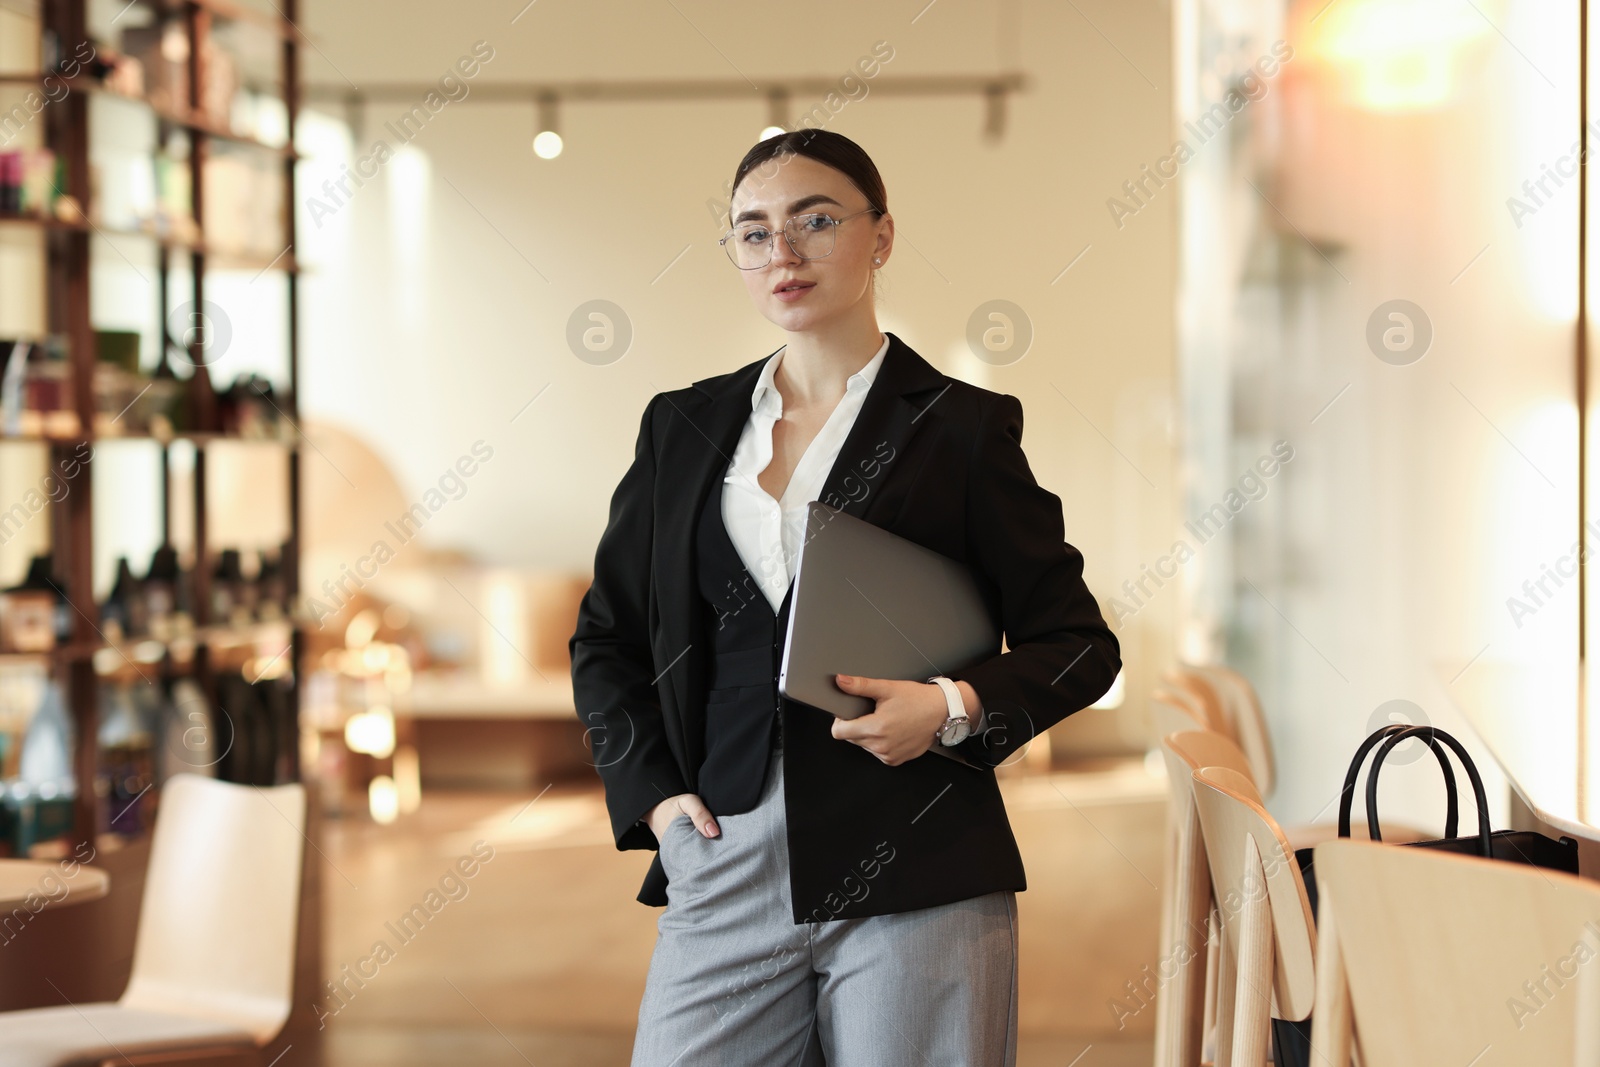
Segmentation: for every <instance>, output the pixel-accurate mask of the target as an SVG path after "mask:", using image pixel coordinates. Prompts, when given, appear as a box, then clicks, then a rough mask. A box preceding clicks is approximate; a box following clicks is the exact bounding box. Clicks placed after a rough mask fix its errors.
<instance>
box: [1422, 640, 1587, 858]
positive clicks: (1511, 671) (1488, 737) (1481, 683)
mask: <svg viewBox="0 0 1600 1067" xmlns="http://www.w3.org/2000/svg"><path fill="white" fill-rule="evenodd" d="M1435 668H1436V673H1437V676H1438V678H1439V680H1440V681H1441V682H1442V683H1444V684H1445V689H1446V691H1447V692H1448V693H1449V694H1450V696H1451V697H1452V699H1453V700H1454V701H1455V704H1456V707H1457V708H1459V709H1460V711H1461V713H1462V715H1463V716H1464V717H1465V718H1466V720H1467V722H1468V723H1469V724H1470V725H1471V726H1472V729H1473V731H1474V732H1475V733H1476V734H1477V735H1478V738H1479V739H1480V740H1482V742H1483V744H1484V746H1485V747H1486V748H1487V749H1488V750H1489V754H1490V755H1492V756H1493V757H1494V760H1495V763H1497V764H1498V765H1499V767H1500V769H1501V770H1502V771H1504V772H1505V776H1506V780H1507V781H1508V782H1509V783H1510V784H1511V793H1512V796H1511V801H1512V816H1513V817H1512V825H1513V827H1514V828H1532V829H1540V830H1541V832H1543V833H1546V834H1548V835H1550V836H1559V835H1562V834H1565V835H1567V836H1569V837H1573V838H1576V839H1577V841H1578V846H1579V864H1580V866H1581V868H1582V873H1583V875H1584V876H1585V877H1590V878H1594V877H1600V818H1596V816H1595V814H1594V811H1595V805H1594V800H1593V798H1592V797H1586V796H1585V795H1584V794H1585V793H1592V792H1593V790H1594V786H1595V783H1592V782H1591V783H1588V786H1589V788H1588V789H1584V788H1581V787H1580V783H1581V782H1582V780H1583V777H1584V766H1583V760H1584V754H1583V753H1581V752H1579V751H1578V745H1577V737H1578V673H1577V667H1576V666H1574V667H1573V668H1572V669H1571V670H1570V671H1554V670H1550V669H1541V668H1539V667H1535V666H1530V665H1525V664H1519V663H1506V662H1494V661H1484V662H1476V663H1471V662H1469V663H1467V664H1466V665H1463V664H1461V663H1439V664H1436V665H1435ZM1586 802H1587V803H1586ZM1519 809H1520V810H1521V812H1522V813H1525V814H1526V815H1528V816H1530V817H1531V818H1532V819H1534V820H1536V821H1537V822H1538V823H1541V824H1543V825H1542V826H1539V827H1518V825H1517V824H1518V823H1519V821H1521V820H1519V819H1518V818H1517V816H1518V813H1519Z"/></svg>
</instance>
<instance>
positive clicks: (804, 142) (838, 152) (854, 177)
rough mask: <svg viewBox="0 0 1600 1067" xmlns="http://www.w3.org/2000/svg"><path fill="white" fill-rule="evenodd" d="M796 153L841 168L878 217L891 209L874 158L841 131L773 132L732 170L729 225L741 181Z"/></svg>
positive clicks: (781, 162) (834, 167) (729, 194)
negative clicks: (768, 164)
mask: <svg viewBox="0 0 1600 1067" xmlns="http://www.w3.org/2000/svg"><path fill="white" fill-rule="evenodd" d="M797 155H798V156H805V157H806V158H808V159H814V160H816V161H817V162H818V163H826V164H827V165H828V166H830V167H832V168H833V169H834V170H837V171H841V172H842V173H843V174H844V176H845V177H846V178H849V179H850V183H851V184H852V185H854V186H855V187H856V188H857V189H859V190H860V191H861V194H862V195H863V196H865V197H866V198H867V203H868V204H869V205H871V210H873V211H874V212H876V213H877V217H878V218H880V219H881V218H883V215H884V212H886V211H888V210H889V194H888V193H887V192H886V191H885V190H884V188H883V178H882V177H881V176H880V175H879V174H878V168H877V167H876V166H875V165H874V164H873V162H872V157H871V156H869V155H867V153H866V151H865V150H864V149H863V148H862V147H861V146H860V145H858V144H856V143H855V142H854V141H852V140H851V139H850V138H848V137H846V136H845V135H844V134H842V133H834V132H833V131H832V130H814V129H810V128H806V129H800V130H791V131H790V132H788V133H780V134H774V135H773V136H771V137H768V138H767V139H766V140H765V141H761V142H758V143H757V144H756V145H755V147H753V148H751V149H750V151H748V152H746V153H745V154H744V158H743V159H741V160H740V161H739V169H738V170H736V171H734V172H733V188H732V189H730V190H729V192H728V223H729V225H732V223H733V194H734V193H736V192H738V191H739V183H740V182H742V181H744V179H745V177H746V176H747V175H748V174H749V173H750V172H751V171H752V170H754V169H755V168H757V167H759V166H761V164H763V163H766V162H768V161H769V160H773V159H777V161H778V165H779V166H781V165H782V164H783V162H784V157H787V156H797Z"/></svg>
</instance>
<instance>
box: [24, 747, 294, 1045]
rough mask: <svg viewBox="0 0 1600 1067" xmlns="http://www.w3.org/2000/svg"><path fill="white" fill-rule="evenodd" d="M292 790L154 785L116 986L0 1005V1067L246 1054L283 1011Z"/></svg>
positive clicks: (175, 781) (288, 985)
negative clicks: (121, 976) (157, 788)
mask: <svg viewBox="0 0 1600 1067" xmlns="http://www.w3.org/2000/svg"><path fill="white" fill-rule="evenodd" d="M305 817H306V800H305V789H304V787H303V786H300V785H298V784H289V785H280V786H273V787H271V788H258V787H255V786H245V785H234V784H232V783H229V782H219V781H216V780H214V779H211V778H207V777H203V776H201V775H196V774H178V775H174V776H173V777H172V778H170V779H168V781H167V784H166V785H165V786H164V787H163V788H162V791H161V806H160V808H159V812H158V815H157V817H156V826H155V831H154V834H153V836H152V838H151V844H150V865H149V870H148V873H147V875H146V878H145V887H144V900H143V904H142V905H141V907H140V911H139V928H138V931H137V934H136V938H135V942H134V951H133V973H132V975H131V977H130V978H129V980H128V986H127V989H126V990H124V992H123V994H122V998H121V999H120V1000H117V1001H113V1002H105V1003H93V1004H61V1005H56V1006H52V1007H48V1008H31V1009H28V1010H26V1011H14V1012H5V1013H0V1067H69V1065H78V1064H94V1063H98V1062H100V1061H101V1060H108V1061H113V1062H115V1063H117V1064H123V1063H139V1062H152V1061H153V1060H154V1059H156V1058H161V1059H167V1058H172V1057H174V1056H185V1057H187V1056H197V1055H208V1056H227V1055H239V1054H253V1053H255V1051H256V1050H258V1049H260V1048H263V1047H265V1046H266V1045H267V1044H268V1043H269V1042H271V1041H272V1040H273V1039H274V1038H275V1037H277V1035H278V1033H279V1032H280V1031H281V1030H282V1029H283V1025H284V1023H285V1022H286V1021H287V1020H288V1018H289V1007H290V1003H289V998H290V991H291V989H292V986H293V980H294V956H295V936H296V927H297V918H298V911H299V902H300V868H301V855H302V853H301V849H302V847H303V845H304V838H303V831H304V827H305Z"/></svg>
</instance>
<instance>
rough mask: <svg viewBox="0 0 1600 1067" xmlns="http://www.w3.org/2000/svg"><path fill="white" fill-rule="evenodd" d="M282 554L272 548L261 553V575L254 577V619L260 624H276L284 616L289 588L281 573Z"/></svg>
mask: <svg viewBox="0 0 1600 1067" xmlns="http://www.w3.org/2000/svg"><path fill="white" fill-rule="evenodd" d="M284 552H285V549H283V548H272V549H267V550H265V551H263V552H262V553H261V573H260V574H258V575H257V576H256V618H258V619H260V620H261V621H262V622H277V621H278V620H280V619H282V618H284V615H285V609H284V605H285V604H286V603H287V602H288V599H289V592H288V590H289V586H288V581H287V579H286V578H285V576H284V573H283V556H284Z"/></svg>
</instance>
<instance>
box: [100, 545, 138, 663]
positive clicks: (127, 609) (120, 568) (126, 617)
mask: <svg viewBox="0 0 1600 1067" xmlns="http://www.w3.org/2000/svg"><path fill="white" fill-rule="evenodd" d="M100 629H101V631H102V632H103V633H104V634H105V636H106V640H107V641H110V642H111V643H112V644H117V643H120V642H121V641H124V640H129V639H133V638H138V637H144V636H146V635H148V634H149V632H150V608H149V601H148V600H147V599H146V595H145V590H144V584H143V583H142V582H140V581H139V579H137V578H135V577H134V576H133V570H132V568H130V567H129V566H128V557H127V556H119V557H117V579H116V581H115V582H114V583H113V584H112V586H111V593H110V594H109V595H108V596H107V597H106V601H105V603H104V604H102V605H101V606H100Z"/></svg>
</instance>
